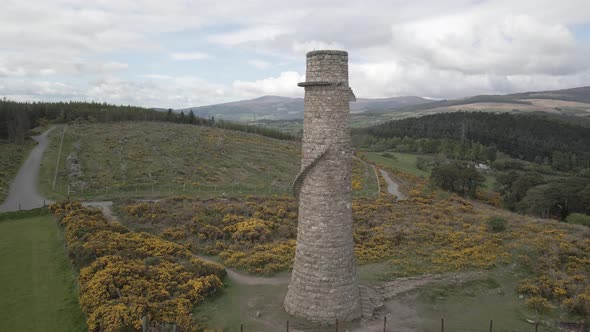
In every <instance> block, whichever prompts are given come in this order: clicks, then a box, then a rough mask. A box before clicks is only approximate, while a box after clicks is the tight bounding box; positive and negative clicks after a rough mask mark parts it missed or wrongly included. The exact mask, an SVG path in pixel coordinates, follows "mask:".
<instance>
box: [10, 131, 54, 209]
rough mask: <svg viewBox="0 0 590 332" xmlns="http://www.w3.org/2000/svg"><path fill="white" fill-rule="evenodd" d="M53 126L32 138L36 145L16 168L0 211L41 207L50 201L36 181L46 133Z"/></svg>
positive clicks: (46, 142) (46, 141)
mask: <svg viewBox="0 0 590 332" xmlns="http://www.w3.org/2000/svg"><path fill="white" fill-rule="evenodd" d="M53 129H55V127H51V128H49V129H48V130H47V131H46V132H44V133H43V134H41V135H39V136H33V137H32V138H33V139H34V140H35V141H37V143H38V144H37V146H35V147H34V148H33V150H32V151H31V153H30V154H29V157H28V158H27V160H26V161H25V162H24V163H23V165H22V166H21V168H20V169H19V170H18V174H17V175H16V177H15V178H14V180H13V181H12V183H10V189H9V191H8V197H7V198H6V200H5V201H4V203H2V205H0V212H8V211H18V210H19V209H22V210H30V209H34V208H38V207H42V206H43V203H44V202H45V203H47V204H48V203H50V201H49V200H47V199H45V198H44V197H43V196H41V195H40V194H39V192H38V190H37V182H38V179H39V169H40V167H41V161H42V160H43V152H44V151H45V149H46V148H47V145H48V144H49V140H48V139H47V135H48V134H49V133H50V132H51V131H52V130H53Z"/></svg>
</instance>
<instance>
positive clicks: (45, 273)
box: [0, 209, 86, 332]
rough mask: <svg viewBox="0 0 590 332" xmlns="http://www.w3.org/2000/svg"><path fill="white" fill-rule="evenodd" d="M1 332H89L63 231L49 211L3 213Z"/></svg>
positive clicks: (0, 237) (0, 231)
mask: <svg viewBox="0 0 590 332" xmlns="http://www.w3.org/2000/svg"><path fill="white" fill-rule="evenodd" d="M0 266H2V268H1V269H0V293H1V294H2V296H0V327H1V328H0V329H1V330H3V331H31V332H45V331H56V332H57V331H72V332H78V331H79V332H82V331H86V325H85V323H84V316H83V314H82V311H81V310H80V306H79V304H78V299H77V295H78V294H77V293H78V292H77V289H76V287H75V278H74V275H73V271H72V267H71V265H70V263H69V262H68V259H67V255H66V253H65V252H64V249H63V239H62V234H61V232H59V231H58V227H57V225H56V223H55V221H54V220H53V218H52V216H51V215H49V214H47V211H46V210H42V209H36V210H31V211H24V212H12V213H3V214H0Z"/></svg>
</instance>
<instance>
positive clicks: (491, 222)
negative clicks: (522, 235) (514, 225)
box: [488, 216, 506, 232]
mask: <svg viewBox="0 0 590 332" xmlns="http://www.w3.org/2000/svg"><path fill="white" fill-rule="evenodd" d="M488 227H489V229H490V230H491V231H492V232H502V231H504V230H505V229H506V220H504V218H502V217H498V216H493V217H490V218H489V219H488Z"/></svg>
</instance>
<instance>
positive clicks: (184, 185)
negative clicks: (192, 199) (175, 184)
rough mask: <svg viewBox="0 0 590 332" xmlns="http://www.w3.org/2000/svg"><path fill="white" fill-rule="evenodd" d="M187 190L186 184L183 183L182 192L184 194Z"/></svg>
mask: <svg viewBox="0 0 590 332" xmlns="http://www.w3.org/2000/svg"><path fill="white" fill-rule="evenodd" d="M185 189H186V182H183V183H182V192H184V191H185Z"/></svg>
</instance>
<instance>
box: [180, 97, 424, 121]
mask: <svg viewBox="0 0 590 332" xmlns="http://www.w3.org/2000/svg"><path fill="white" fill-rule="evenodd" d="M428 102H430V100H429V99H424V98H421V97H413V96H409V97H392V98H376V99H370V98H358V99H357V101H356V102H353V103H351V104H350V109H351V111H352V112H353V113H362V112H366V111H384V110H391V109H398V108H400V107H407V106H411V105H418V104H423V103H428ZM176 111H177V112H181V111H183V112H185V113H186V112H189V111H193V112H194V114H195V115H196V116H200V117H205V118H209V117H211V116H213V117H215V118H218V119H223V120H231V121H243V122H252V121H257V120H290V119H302V118H303V98H289V97H279V96H263V97H260V98H255V99H249V100H241V101H236V102H231V103H224V104H217V105H208V106H201V107H190V108H185V109H179V110H176Z"/></svg>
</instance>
